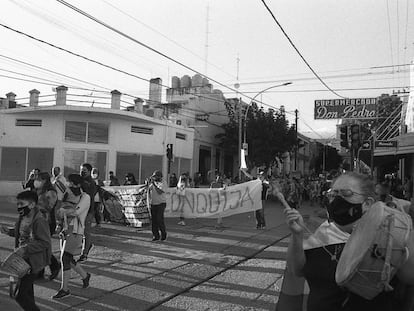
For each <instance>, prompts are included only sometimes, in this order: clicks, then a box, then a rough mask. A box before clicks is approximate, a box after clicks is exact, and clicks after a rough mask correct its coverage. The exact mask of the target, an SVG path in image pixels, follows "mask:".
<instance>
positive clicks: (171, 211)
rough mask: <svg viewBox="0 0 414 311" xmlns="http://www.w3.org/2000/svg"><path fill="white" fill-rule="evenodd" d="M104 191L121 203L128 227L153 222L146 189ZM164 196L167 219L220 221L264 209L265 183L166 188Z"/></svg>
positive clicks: (118, 188) (111, 189)
mask: <svg viewBox="0 0 414 311" xmlns="http://www.w3.org/2000/svg"><path fill="white" fill-rule="evenodd" d="M104 189H105V190H106V191H109V192H110V193H111V194H113V195H114V196H115V197H116V198H117V199H118V202H119V203H120V204H119V205H120V208H121V209H122V212H123V213H124V215H125V220H126V221H127V223H129V224H130V225H132V226H136V227H141V226H142V224H148V223H149V222H150V215H149V209H148V206H147V188H146V187H145V186H144V185H138V186H117V187H105V188H104ZM165 192H166V200H167V202H166V203H167V207H166V209H165V217H177V218H178V217H185V218H206V217H209V218H219V217H227V216H230V215H235V214H241V213H246V212H250V211H255V210H257V209H261V208H262V200H261V193H262V182H261V181H260V180H253V181H249V182H245V183H242V184H237V185H232V186H229V187H226V188H214V189H208V188H186V189H185V191H183V189H178V188H166V189H165ZM110 206H111V207H112V208H116V207H115V206H116V205H113V204H112V205H110ZM111 207H110V208H111ZM118 208H119V207H118ZM109 212H110V213H111V211H109ZM112 213H115V211H112Z"/></svg>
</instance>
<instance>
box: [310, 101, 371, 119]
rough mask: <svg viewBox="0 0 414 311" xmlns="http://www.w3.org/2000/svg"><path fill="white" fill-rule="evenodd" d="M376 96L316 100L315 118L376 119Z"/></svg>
mask: <svg viewBox="0 0 414 311" xmlns="http://www.w3.org/2000/svg"><path fill="white" fill-rule="evenodd" d="M376 107H377V99H376V98H346V99H328V100H315V110H314V118H315V120H320V119H322V120H330V119H375V118H376V117H377V109H376Z"/></svg>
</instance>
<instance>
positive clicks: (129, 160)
mask: <svg viewBox="0 0 414 311" xmlns="http://www.w3.org/2000/svg"><path fill="white" fill-rule="evenodd" d="M155 170H162V156H156V155H141V154H136V153H121V152H118V153H117V155H116V175H117V176H118V179H119V181H120V182H121V183H122V180H123V178H125V175H126V173H128V172H131V173H132V174H134V176H135V179H136V180H137V182H138V183H139V184H143V183H144V181H145V179H146V178H148V177H150V176H151V175H152V173H153V172H154V171H155Z"/></svg>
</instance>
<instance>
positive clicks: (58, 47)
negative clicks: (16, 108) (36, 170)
mask: <svg viewBox="0 0 414 311" xmlns="http://www.w3.org/2000/svg"><path fill="white" fill-rule="evenodd" d="M58 1H59V0H58ZM0 26H2V27H4V28H6V29H8V30H11V31H13V32H16V33H18V34H20V35H23V36H25V37H28V38H30V39H32V40H35V41H38V42H41V43H43V44H46V45H48V46H51V47H53V48H55V49H58V50H60V51H63V52H66V53H69V54H71V55H74V56H77V57H80V58H82V59H84V60H87V61H89V62H92V63H95V64H98V65H100V66H103V67H106V68H109V69H111V70H114V71H117V72H120V73H123V74H126V75H128V76H131V77H135V78H137V79H139V80H142V81H146V82H151V81H150V80H149V79H146V78H143V77H140V76H138V75H136V74H132V73H129V72H127V71H125V70H122V69H118V68H116V67H113V66H111V65H107V64H105V63H102V62H100V61H97V60H94V59H92V58H90V57H87V56H84V55H81V54H78V53H76V52H73V51H70V50H68V49H65V48H62V47H60V46H57V45H55V44H53V43H50V42H47V41H45V40H42V39H39V38H36V37H34V36H32V35H29V34H27V33H25V32H22V31H20V30H17V29H14V28H12V27H9V26H7V25H4V24H2V23H0ZM184 66H185V65H184ZM195 72H196V71H195ZM196 73H198V72H196ZM207 78H208V77H207ZM208 79H210V80H212V81H215V80H213V79H211V78H208ZM22 81H23V80H22ZM29 82H35V81H29ZM218 83H219V84H220V85H222V86H224V87H226V88H227V89H230V90H232V91H234V90H233V89H232V88H230V87H227V86H225V85H224V84H222V83H220V82H218ZM43 84H45V83H43ZM49 85H50V84H49ZM160 85H161V86H164V87H166V88H169V87H168V86H166V85H163V84H160ZM79 89H81V88H79ZM85 90H90V89H85ZM92 91H93V90H92ZM123 94H125V95H127V96H130V97H133V98H136V96H133V95H129V94H126V93H123ZM239 94H242V93H240V92H239ZM192 95H193V96H196V97H199V98H206V99H209V100H212V101H217V102H220V103H224V100H218V99H215V98H213V97H208V96H203V95H199V94H192ZM243 95H244V94H243ZM244 96H245V97H247V98H249V99H253V98H252V97H249V96H247V95H244ZM257 102H259V101H257ZM260 103H261V104H263V105H265V106H268V107H270V108H273V109H278V108H276V107H273V106H271V105H269V104H266V103H263V102H260Z"/></svg>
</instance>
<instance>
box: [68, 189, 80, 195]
mask: <svg viewBox="0 0 414 311" xmlns="http://www.w3.org/2000/svg"><path fill="white" fill-rule="evenodd" d="M70 191H72V193H73V194H74V195H76V196H78V195H81V189H80V188H78V187H70Z"/></svg>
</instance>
